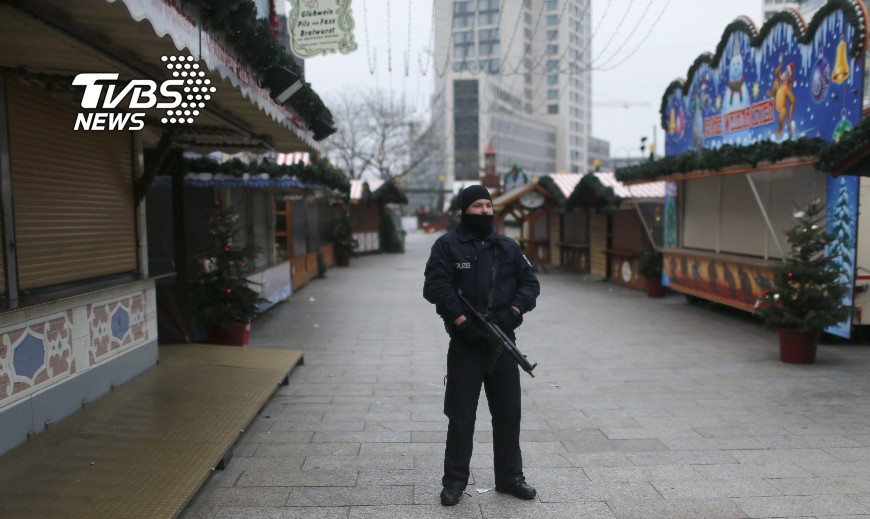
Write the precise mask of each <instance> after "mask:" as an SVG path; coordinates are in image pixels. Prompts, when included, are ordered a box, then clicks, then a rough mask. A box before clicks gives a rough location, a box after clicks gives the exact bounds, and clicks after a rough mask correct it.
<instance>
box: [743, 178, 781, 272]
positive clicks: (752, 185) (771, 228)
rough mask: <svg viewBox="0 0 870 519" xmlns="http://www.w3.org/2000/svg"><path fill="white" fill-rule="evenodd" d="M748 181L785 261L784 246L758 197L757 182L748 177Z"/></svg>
mask: <svg viewBox="0 0 870 519" xmlns="http://www.w3.org/2000/svg"><path fill="white" fill-rule="evenodd" d="M746 180H748V181H749V187H750V188H751V189H752V194H753V195H755V202H756V203H757V204H758V209H759V210H761V216H763V217H764V222H765V223H766V224H767V230H768V231H770V236H771V237H772V238H773V243H774V245H776V248H777V250H779V257H780V258H782V261H785V253H784V252H783V251H782V245H780V243H779V238H777V237H776V232H774V230H773V224H772V223H770V218H768V216H767V211H765V210H764V204H763V203H762V202H761V197H760V196H759V195H758V190H757V189H755V182H753V181H752V176H750V175H746Z"/></svg>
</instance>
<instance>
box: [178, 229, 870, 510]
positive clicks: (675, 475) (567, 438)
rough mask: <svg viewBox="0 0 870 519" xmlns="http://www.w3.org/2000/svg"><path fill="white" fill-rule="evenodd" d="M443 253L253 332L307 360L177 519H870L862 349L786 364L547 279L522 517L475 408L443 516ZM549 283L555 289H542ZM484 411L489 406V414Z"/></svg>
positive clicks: (593, 283) (757, 349)
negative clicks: (431, 288)
mask: <svg viewBox="0 0 870 519" xmlns="http://www.w3.org/2000/svg"><path fill="white" fill-rule="evenodd" d="M434 238H435V236H433V235H424V234H415V233H412V234H409V235H408V237H407V241H406V248H407V252H406V253H405V254H396V255H378V256H368V257H364V258H354V259H353V260H352V262H351V266H350V268H334V269H331V270H330V271H329V272H328V275H327V278H326V279H324V280H316V281H314V282H312V283H311V284H309V285H308V286H307V287H305V288H304V289H303V290H301V291H299V292H298V293H297V294H295V295H294V296H293V297H292V298H291V299H290V300H289V301H288V302H286V303H283V304H281V305H279V306H278V307H277V308H275V309H274V310H273V311H271V312H270V314H269V317H268V319H267V320H265V321H261V322H259V323H256V324H255V327H254V330H253V333H252V338H251V345H252V346H258V347H276V348H281V347H286V348H293V349H299V350H303V351H304V352H305V365H303V366H299V367H297V368H296V369H295V370H294V371H293V373H292V374H291V377H290V384H289V386H286V387H281V388H280V389H279V390H278V391H277V393H276V394H275V395H274V396H273V397H272V399H271V400H270V402H269V403H268V405H267V406H266V407H265V408H264V409H263V411H262V413H261V414H260V415H259V417H258V418H257V419H256V420H255V421H254V423H253V424H252V426H251V427H250V428H249V429H248V430H247V431H246V432H245V433H244V434H243V436H242V437H241V439H240V440H239V442H238V443H237V444H236V447H235V449H234V458H233V459H232V461H231V463H230V465H229V467H228V468H227V469H226V470H224V471H219V472H215V473H214V474H213V476H212V477H211V478H210V480H209V481H208V482H207V483H206V484H205V486H204V487H203V488H202V490H201V491H200V492H199V493H198V494H197V496H196V497H195V498H194V500H193V501H192V502H191V504H190V505H189V507H188V508H187V510H186V511H185V512H184V514H183V517H184V518H200V517H208V518H249V517H250V518H295V517H311V518H350V519H363V518H420V517H422V518H427V517H451V518H454V517H461V518H466V517H468V518H474V517H478V518H504V517H523V518H526V517H529V518H535V517H540V518H547V519H553V518H563V517H564V518H571V519H575V518H591V519H607V518H618V519H629V518H638V519H656V518H668V519H670V518H691V519H702V518H716V519H718V518H742V517H753V518H768V517H770V518H772V517H786V518H791V517H814V518H820V519H821V518H825V519H833V518H847V517H849V518H853V517H870V400H868V398H867V395H868V392H870V391H868V390H870V378H868V371H870V348H868V347H867V346H866V345H855V344H823V345H822V346H820V349H819V353H818V361H817V363H816V364H814V365H809V366H798V365H786V364H782V363H780V362H779V360H778V352H777V343H776V336H775V333H774V332H772V331H770V330H767V329H765V328H763V327H762V326H761V325H760V324H759V323H758V322H757V321H755V320H754V319H753V318H751V317H750V316H748V315H746V314H743V313H738V312H734V311H728V310H725V309H722V308H710V307H705V306H694V305H690V304H688V303H687V302H686V301H685V299H684V298H683V297H681V296H679V295H675V294H672V295H669V296H668V297H666V298H664V299H661V300H652V299H647V298H646V296H645V294H644V293H642V292H640V291H637V290H632V289H627V288H624V287H620V286H616V285H613V284H612V283H607V282H601V281H598V280H594V279H591V278H589V277H585V276H581V275H578V274H573V273H566V272H561V273H560V272H553V273H550V274H542V275H540V280H541V285H542V290H541V297H540V299H539V301H538V309H536V310H535V311H534V312H532V313H531V314H529V315H528V316H527V317H526V322H525V324H524V325H523V326H522V327H521V328H520V329H519V330H518V332H517V335H518V345H519V347H520V348H521V349H522V350H523V351H524V352H525V353H526V354H527V355H528V356H529V358H531V359H533V360H534V361H537V362H539V366H538V368H537V369H536V370H535V374H536V378H534V379H533V378H530V377H528V376H527V375H525V374H524V373H521V376H522V384H523V399H524V400H523V423H522V437H521V440H522V449H523V459H524V462H525V463H524V464H525V474H526V478H527V479H528V481H529V482H530V483H532V484H533V485H534V486H536V487H537V489H538V497H537V499H535V500H533V501H530V502H525V501H519V500H517V499H514V498H512V497H509V496H506V495H503V494H497V493H496V492H495V491H494V490H492V488H493V474H492V444H491V441H492V440H491V427H490V424H489V418H488V414H487V411H486V409H487V407H486V405H485V403H484V402H481V405H480V415H479V417H478V432H477V434H476V435H475V440H476V443H475V450H474V457H473V459H472V478H473V481H472V483H471V484H470V485H469V487H468V489H467V493H468V495H465V496H463V499H462V501H461V502H460V504H459V505H458V506H455V507H452V508H445V507H442V506H440V504H438V493H439V491H440V488H441V487H440V478H441V464H442V456H443V452H444V439H445V435H446V432H445V431H446V428H447V422H446V418H445V417H444V415H443V414H442V412H441V410H442V400H443V395H444V386H443V377H444V374H445V355H446V349H447V340H446V335H445V333H444V330H443V327H442V325H441V323H440V320H439V319H438V318H437V317H436V315H435V312H434V307H433V306H431V305H429V304H428V303H427V302H426V301H424V300H423V298H422V283H423V266H424V263H425V261H426V257H427V256H428V253H429V247H430V246H431V243H432V242H433V241H434ZM551 272H552V271H551ZM481 398H482V399H485V397H484V396H481Z"/></svg>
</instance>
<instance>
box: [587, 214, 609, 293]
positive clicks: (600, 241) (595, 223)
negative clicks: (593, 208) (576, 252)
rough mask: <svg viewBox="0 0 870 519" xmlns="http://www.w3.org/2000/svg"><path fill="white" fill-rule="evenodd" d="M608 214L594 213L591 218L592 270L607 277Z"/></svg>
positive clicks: (590, 252)
mask: <svg viewBox="0 0 870 519" xmlns="http://www.w3.org/2000/svg"><path fill="white" fill-rule="evenodd" d="M606 251H607V215H606V214H597V213H596V214H592V215H591V216H590V219H589V259H590V263H591V266H590V272H591V273H592V275H594V276H601V277H607V252H606Z"/></svg>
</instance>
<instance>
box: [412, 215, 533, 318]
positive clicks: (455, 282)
mask: <svg viewBox="0 0 870 519" xmlns="http://www.w3.org/2000/svg"><path fill="white" fill-rule="evenodd" d="M493 250H495V257H496V258H497V260H498V270H497V272H496V278H495V290H494V291H493V302H492V308H490V310H493V311H497V310H501V309H503V308H508V307H511V306H516V307H517V308H519V309H520V310H521V311H522V312H523V313H526V312H529V311H531V310H532V309H533V308H534V307H535V299H536V298H537V297H538V294H539V293H540V292H541V286H540V284H539V283H538V278H537V277H536V276H535V272H534V268H533V267H532V265H531V263H529V261H528V260H527V259H526V257H525V256H524V255H523V253H522V251H520V247H519V245H517V242H515V241H514V240H513V239H512V238H508V237H507V236H503V235H501V234H498V233H495V232H493V233H490V235H489V236H487V238H486V239H485V240H480V239H479V238H476V237H474V236H473V235H471V234H470V233H469V232H468V231H466V230H465V229H463V228H462V226H461V225H460V226H457V227H455V228H454V229H452V230H450V231H449V232H447V233H446V234H444V235H443V236H441V237H440V238H438V239H437V240H436V241H435V244H434V245H432V253H431V254H430V256H429V261H428V262H426V271H425V273H424V276H425V277H426V280H425V282H424V283H423V297H425V298H426V300H427V301H429V302H430V303H432V304H434V305H435V311H436V312H438V315H440V316H441V318H442V319H444V321H445V324H447V325H448V326H447V327H448V330H449V329H452V327H453V321H454V320H455V319H456V318H457V317H459V316H460V315H462V314H466V311H465V308H464V307H463V305H462V302H461V301H460V300H459V297H457V295H456V289H458V288H461V289H462V292H463V294H464V295H465V297H466V298H468V300H469V301H470V302H471V303H472V304H473V305H474V306H476V307H478V308H479V309H481V310H485V309H486V308H487V302H488V299H489V292H490V286H492V276H493V272H492V260H493ZM467 317H469V318H470V316H468V315H467Z"/></svg>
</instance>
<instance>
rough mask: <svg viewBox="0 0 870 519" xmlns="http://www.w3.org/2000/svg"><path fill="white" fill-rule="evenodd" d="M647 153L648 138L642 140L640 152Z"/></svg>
mask: <svg viewBox="0 0 870 519" xmlns="http://www.w3.org/2000/svg"><path fill="white" fill-rule="evenodd" d="M645 151H646V137H641V138H640V152H641V153H643V152H645Z"/></svg>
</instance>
